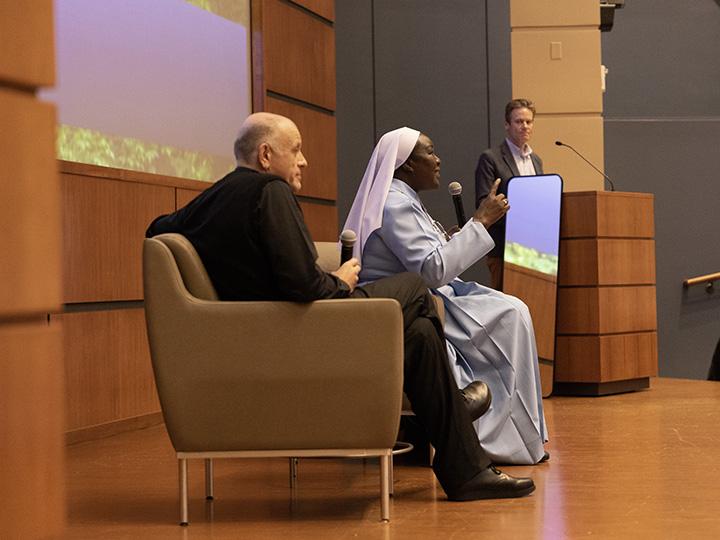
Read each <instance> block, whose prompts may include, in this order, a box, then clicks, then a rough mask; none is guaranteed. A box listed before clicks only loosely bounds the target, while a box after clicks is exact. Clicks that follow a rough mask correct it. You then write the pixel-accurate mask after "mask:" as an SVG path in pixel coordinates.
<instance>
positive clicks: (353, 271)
mask: <svg viewBox="0 0 720 540" xmlns="http://www.w3.org/2000/svg"><path fill="white" fill-rule="evenodd" d="M330 273H331V274H332V275H333V276H336V277H338V278H340V279H342V280H343V281H344V282H345V283H347V285H348V287H350V292H353V291H354V290H355V287H357V284H358V274H359V273H360V261H358V260H357V259H356V258H355V257H353V258H352V259H350V260H349V261H346V262H345V264H343V265H342V266H341V267H340V268H338V269H337V270H335V272H330Z"/></svg>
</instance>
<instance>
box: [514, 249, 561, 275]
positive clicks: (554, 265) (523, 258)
mask: <svg viewBox="0 0 720 540" xmlns="http://www.w3.org/2000/svg"><path fill="white" fill-rule="evenodd" d="M505 262H508V263H511V264H515V265H517V266H522V267H523V268H529V269H531V270H537V271H538V272H542V273H543V274H549V275H551V276H556V275H557V271H558V256H557V255H553V254H552V253H542V252H540V251H538V250H536V249H534V248H531V247H527V246H523V245H522V244H518V243H517V242H507V243H506V244H505Z"/></svg>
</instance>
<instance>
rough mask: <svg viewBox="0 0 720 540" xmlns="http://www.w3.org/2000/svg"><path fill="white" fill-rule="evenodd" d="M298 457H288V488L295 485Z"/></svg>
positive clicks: (293, 487) (292, 487)
mask: <svg viewBox="0 0 720 540" xmlns="http://www.w3.org/2000/svg"><path fill="white" fill-rule="evenodd" d="M297 472H298V458H296V457H291V458H290V489H295V487H296V486H297Z"/></svg>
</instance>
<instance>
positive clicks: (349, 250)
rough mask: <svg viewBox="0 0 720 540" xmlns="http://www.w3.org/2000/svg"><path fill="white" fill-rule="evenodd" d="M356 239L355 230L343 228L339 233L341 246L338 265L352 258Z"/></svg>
mask: <svg viewBox="0 0 720 540" xmlns="http://www.w3.org/2000/svg"><path fill="white" fill-rule="evenodd" d="M356 241H357V235H356V234H355V231H352V230H350V229H345V230H344V231H343V232H342V233H341V234H340V244H342V248H341V249H340V266H342V265H343V264H345V263H346V262H348V261H349V260H350V259H352V256H353V247H355V242H356Z"/></svg>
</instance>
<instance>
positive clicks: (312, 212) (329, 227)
mask: <svg viewBox="0 0 720 540" xmlns="http://www.w3.org/2000/svg"><path fill="white" fill-rule="evenodd" d="M300 208H302V211H303V215H304V216H305V223H306V224H307V226H308V230H309V231H310V236H312V239H313V240H315V241H316V242H337V241H338V236H339V235H338V227H337V207H335V206H330V205H327V204H314V203H310V202H304V201H300Z"/></svg>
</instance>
